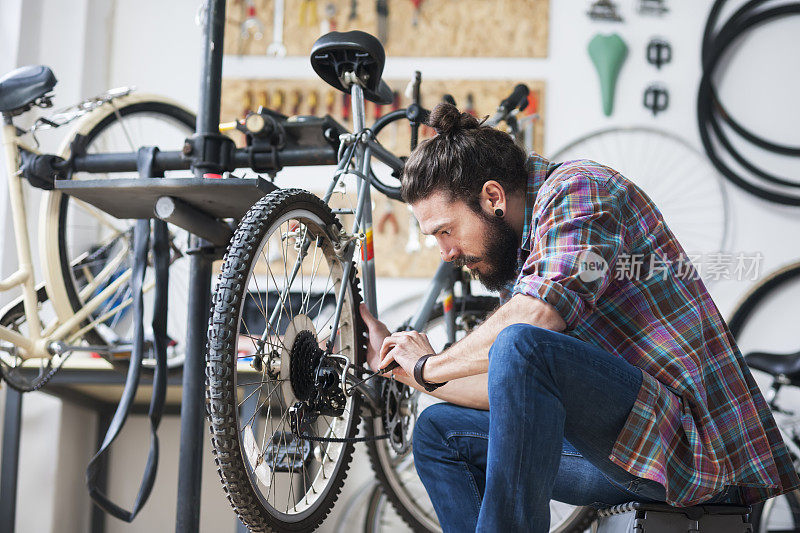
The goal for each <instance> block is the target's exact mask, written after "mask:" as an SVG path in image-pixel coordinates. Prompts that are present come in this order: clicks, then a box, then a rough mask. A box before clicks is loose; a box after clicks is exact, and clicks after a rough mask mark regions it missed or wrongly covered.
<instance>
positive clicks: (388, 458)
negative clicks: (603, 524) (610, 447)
mask: <svg viewBox="0 0 800 533" xmlns="http://www.w3.org/2000/svg"><path fill="white" fill-rule="evenodd" d="M497 304H498V300H497V298H494V297H490V296H471V295H467V296H464V297H456V298H454V300H453V306H454V308H455V309H456V310H457V318H456V328H457V333H456V335H457V339H459V338H463V337H464V336H465V335H466V334H468V333H469V332H470V331H472V329H474V328H475V327H477V326H478V325H479V324H481V323H482V322H483V320H484V319H485V318H486V316H487V315H488V313H489V312H490V311H492V310H493V309H494V308H496V307H497ZM424 331H425V333H426V334H427V335H428V339H429V340H430V342H431V345H432V346H433V348H434V349H436V351H437V353H438V352H440V351H441V350H442V349H444V346H445V342H446V340H447V336H446V332H445V323H444V308H443V305H442V303H441V302H440V303H438V304H437V305H436V307H434V309H433V311H432V312H431V317H430V319H429V321H428V323H427V324H426V325H425V328H424ZM392 383H393V385H394V387H397V384H396V383H394V382H392ZM403 389H407V387H403ZM403 401H404V402H405V403H407V405H408V406H409V407H411V409H410V411H412V416H411V417H410V418H411V420H412V421H413V420H415V419H416V414H417V413H418V412H421V411H422V410H423V409H424V407H426V406H427V405H429V404H430V403H433V402H434V401H436V400H434V399H433V398H432V397H431V396H428V395H423V394H422V393H420V392H417V391H414V392H413V393H412V394H410V395H408V397H407V398H404V400H403ZM408 426H409V427H407V428H406V429H407V430H408V434H409V437H410V434H411V431H413V425H412V424H410V423H409V424H408ZM395 427H396V426H395ZM366 432H367V435H381V434H383V433H384V432H385V428H384V422H383V420H382V418H380V417H377V418H374V419H373V420H372V421H369V420H368V421H367V423H366ZM367 454H368V456H369V459H370V463H371V464H372V468H373V470H374V471H375V473H376V477H377V478H378V480H379V481H380V483H381V490H382V494H383V497H382V498H381V497H378V495H375V494H374V495H373V496H374V497H373V498H371V499H370V508H369V509H368V511H367V521H366V524H368V525H369V524H371V526H370V527H373V529H365V531H374V532H378V531H398V530H399V528H401V527H402V522H404V523H405V524H406V527H410V528H411V530H413V531H415V532H438V531H441V528H440V527H439V523H438V520H437V518H436V513H435V512H434V510H433V505H432V504H431V502H430V500H429V498H428V495H427V492H426V491H425V487H424V486H423V485H422V481H420V479H419V477H418V476H417V472H416V469H415V468H414V458H413V455H412V453H411V450H410V448H409V449H408V450H405V452H404V453H397V451H396V450H395V449H394V448H393V447H392V446H391V443H389V442H388V441H387V440H385V439H384V440H378V441H376V440H372V441H367ZM386 500H388V501H389V502H391V505H385V504H386ZM550 514H551V526H550V531H551V532H553V533H556V532H557V533H567V532H571V533H579V532H580V533H582V532H583V531H585V530H586V528H588V527H589V524H590V523H591V521H592V520H593V519H594V516H595V514H596V513H595V510H594V509H592V508H588V507H575V506H572V505H568V504H564V503H560V502H556V501H552V502H551V503H550ZM401 520H402V522H401ZM377 528H380V529H377Z"/></svg>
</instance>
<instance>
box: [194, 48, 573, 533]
mask: <svg viewBox="0 0 800 533" xmlns="http://www.w3.org/2000/svg"><path fill="white" fill-rule="evenodd" d="M311 62H312V66H313V67H314V69H315V71H316V72H317V73H318V74H319V75H320V77H321V78H322V79H323V80H325V81H326V82H328V83H329V84H330V85H332V86H333V87H335V88H337V89H339V90H341V91H343V92H345V93H348V94H350V98H351V103H352V106H351V108H352V110H353V111H352V113H353V115H352V116H353V132H347V133H342V134H341V135H340V136H339V141H340V144H339V149H338V165H337V169H336V171H335V172H334V174H333V176H332V178H331V180H330V183H329V185H328V187H327V190H326V193H325V194H324V195H322V198H320V197H317V196H315V195H313V194H311V193H310V192H307V191H305V190H302V189H291V188H289V189H278V190H276V191H274V192H272V193H270V194H268V195H266V196H265V197H264V198H262V199H261V200H259V201H258V202H257V203H256V204H255V205H254V206H253V207H252V208H251V209H250V211H248V213H247V215H246V216H245V217H244V218H243V219H242V221H241V223H240V224H239V226H238V228H237V229H236V231H235V233H234V236H233V239H232V240H231V243H230V245H229V247H228V250H227V253H226V254H225V259H224V262H223V266H222V269H221V272H220V275H219V278H218V282H217V285H216V290H215V291H214V297H213V305H212V313H211V317H210V321H209V335H208V356H207V365H206V406H207V411H208V417H209V420H210V425H211V442H212V449H213V453H214V455H215V462H216V464H217V469H218V473H219V475H220V479H221V481H222V483H223V486H224V487H225V491H226V495H227V497H228V499H229V501H230V503H231V505H232V507H233V508H234V510H235V512H236V513H237V514H238V516H239V518H240V519H241V520H242V522H243V523H244V524H245V525H247V526H248V527H249V528H250V529H251V530H252V531H268V530H273V529H275V530H281V531H293V530H309V529H313V528H315V527H317V526H318V525H319V524H320V523H321V522H322V521H323V520H324V519H325V517H326V516H327V515H328V513H329V511H330V509H331V507H332V506H333V504H334V502H335V501H336V498H337V496H338V494H339V492H340V490H341V487H342V485H343V483H344V479H345V477H346V473H347V470H348V468H349V465H350V462H351V460H352V454H353V446H354V443H355V442H358V441H366V442H367V445H368V449H369V454H370V459H371V462H372V466H373V468H374V469H375V471H376V475H377V476H378V478H379V479H380V480H381V481H382V483H383V485H384V487H385V489H386V490H387V492H388V493H389V494H390V495H391V498H392V502H393V503H394V504H395V505H396V506H397V509H398V510H399V512H400V513H401V514H402V515H403V517H404V519H405V520H406V521H407V522H408V523H409V524H410V525H411V526H412V528H414V529H416V530H421V531H436V530H438V524H437V523H436V520H435V516H434V515H433V513H432V511H431V510H430V508H426V506H425V504H424V502H421V501H419V499H420V498H421V497H424V498H425V499H427V496H425V494H424V491H422V494H420V493H419V490H418V487H417V488H413V487H411V486H406V484H405V480H404V479H403V478H404V476H405V474H407V473H408V465H409V464H410V461H411V454H410V435H411V430H412V424H413V420H414V416H415V412H416V406H417V398H418V396H419V395H417V394H413V393H412V391H411V390H409V389H408V388H406V387H405V386H402V385H400V384H398V383H396V382H394V381H392V380H385V381H382V382H381V383H380V384H377V383H376V382H375V380H374V379H373V380H371V381H370V380H369V377H370V376H373V375H374V374H373V373H372V372H371V371H370V370H369V368H368V366H367V365H366V361H365V354H366V341H367V339H366V336H365V335H366V333H365V331H366V330H365V326H364V324H363V322H362V319H361V316H360V314H359V311H358V306H359V303H360V301H361V295H360V290H359V287H360V280H359V277H358V276H357V275H356V268H357V267H356V264H355V261H354V259H355V257H356V254H359V253H360V266H361V279H363V282H364V285H363V291H364V295H365V296H364V300H365V302H366V305H367V307H368V308H369V309H370V311H371V312H372V313H373V314H376V311H377V306H376V301H377V298H376V297H377V294H376V286H375V274H374V250H373V247H372V235H371V232H372V212H371V209H372V206H371V188H372V187H374V188H375V189H376V190H377V191H379V192H380V193H382V194H384V195H386V196H388V197H389V198H392V199H400V195H399V187H397V186H392V185H389V184H387V183H386V182H384V181H382V180H381V179H379V178H378V177H377V175H376V172H375V171H374V169H373V166H372V162H373V159H375V160H377V161H379V162H381V163H383V164H384V165H386V166H388V167H389V169H390V170H391V171H392V172H393V173H394V175H395V176H397V175H398V174H397V173H398V172H399V171H400V170H401V169H402V166H403V160H402V159H401V158H398V157H397V156H395V155H394V154H392V153H391V152H389V151H388V150H386V149H385V148H384V147H383V146H382V145H381V144H379V143H378V142H376V140H375V137H376V135H377V133H378V132H379V131H380V130H381V129H382V128H383V127H385V126H386V125H387V124H389V123H390V122H392V121H395V120H400V119H407V120H409V121H410V123H411V126H412V143H414V142H415V140H416V133H417V131H416V128H418V127H419V125H420V123H421V122H422V120H423V119H424V115H425V111H424V110H423V109H421V108H420V107H419V106H418V105H416V104H412V106H410V107H409V108H408V109H404V110H397V111H394V112H392V113H389V114H387V115H385V116H384V117H382V118H381V119H379V120H378V121H377V122H376V123H375V124H374V125H373V127H372V128H367V127H366V124H365V114H364V100H365V99H366V100H370V101H372V102H375V103H379V104H388V103H390V102H391V101H392V92H391V90H390V89H389V88H388V86H387V85H386V84H385V83H384V82H383V81H382V80H381V79H380V76H381V73H382V69H383V62H384V53H383V48H382V46H381V45H380V43H379V42H378V41H377V39H375V38H374V37H372V36H370V35H368V34H365V33H363V32H348V33H345V34H338V33H336V32H334V33H331V34H328V35H326V36H323V37H321V38H320V39H319V40H318V41H317V42H316V43H315V45H314V48H313V49H312V53H311ZM417 92H418V87H417ZM526 97H527V93H526V92H525V91H524V87H518V88H517V89H515V91H514V92H513V93H512V95H511V96H510V97H509V98H507V99H506V100H504V101H503V102H502V103H501V105H500V107H499V108H498V111H497V113H495V114H494V115H493V116H492V118H491V119H489V121H488V123H489V124H491V125H496V124H499V123H500V122H503V121H504V122H506V123H507V124H509V125H511V124H513V123H514V121H513V119H514V115H515V113H516V112H517V111H518V110H519V109H520V108H521V107H523V106H524V102H526ZM346 175H350V176H353V177H354V178H355V180H356V183H357V189H358V196H357V201H356V205H355V206H353V207H351V208H349V209H332V208H331V207H329V205H328V203H329V201H330V199H331V197H332V195H333V194H334V191H335V190H337V187H338V186H339V183H340V181H341V180H342V179H343V177H344V176H346ZM345 216H352V225H350V226H345V225H344V224H345V222H343V217H345ZM465 276H466V274H465V273H464V272H462V271H461V270H458V269H455V268H454V267H453V266H452V264H451V263H444V262H443V263H441V265H440V266H439V268H438V270H437V272H436V273H435V274H434V277H433V280H432V281H431V284H430V287H429V289H428V291H427V292H426V295H425V297H424V299H423V303H422V305H421V306H420V308H419V310H418V311H417V312H416V313H415V315H414V317H412V319H410V320H409V322H408V323H407V327H410V328H412V329H417V330H425V329H426V327H427V326H428V325H432V324H434V323H435V322H437V321H439V322H443V323H444V325H445V338H446V342H448V343H451V342H455V341H456V340H457V336H458V333H459V330H460V331H462V332H468V331H469V329H471V328H472V327H474V326H475V325H476V324H478V323H480V321H481V320H482V319H483V318H484V317H485V316H486V314H487V313H488V312H489V311H490V310H491V308H493V307H494V305H495V303H496V302H495V300H493V299H486V298H485V297H478V296H473V295H472V294H471V292H470V289H469V279H468V278H466V277H465ZM457 287H458V288H459V292H458V293H456V291H455V289H456V288H457ZM440 295H443V298H442V301H441V303H438V304H437V300H438V298H439V296H440ZM442 347H444V346H442ZM254 374H255V375H254ZM362 417H363V418H365V419H366V422H367V423H366V424H365V432H364V433H365V435H364V436H361V437H357V436H356V434H357V432H358V423H359V420H360V419H361V418H362ZM412 471H413V470H412ZM582 516H584V517H585V514H584V515H582ZM562 531H566V529H562Z"/></svg>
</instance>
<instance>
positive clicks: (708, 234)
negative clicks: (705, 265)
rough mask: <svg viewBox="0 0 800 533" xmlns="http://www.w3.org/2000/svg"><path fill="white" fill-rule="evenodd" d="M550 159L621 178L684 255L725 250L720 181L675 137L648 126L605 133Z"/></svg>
mask: <svg viewBox="0 0 800 533" xmlns="http://www.w3.org/2000/svg"><path fill="white" fill-rule="evenodd" d="M550 159H551V160H553V161H558V162H561V161H567V160H572V159H591V160H594V161H597V162H599V163H601V164H603V165H608V166H609V167H611V168H613V169H614V170H617V171H619V172H620V173H622V175H623V176H625V177H626V178H628V179H629V180H631V181H632V182H633V183H635V184H636V185H638V186H639V187H641V188H642V189H643V190H644V191H645V193H647V195H648V196H649V197H650V198H652V199H653V201H654V202H655V203H656V205H657V206H658V208H659V209H660V210H661V212H662V214H663V215H664V219H665V220H666V221H667V223H668V224H669V227H670V229H672V231H673V232H674V233H675V235H676V236H677V237H678V239H679V240H680V242H681V244H682V245H683V248H684V250H686V253H687V254H689V255H696V254H704V253H708V252H717V251H721V250H725V249H726V248H727V246H728V238H729V222H728V220H729V205H728V196H727V193H726V191H725V187H724V184H723V180H722V178H721V177H720V175H719V173H718V172H717V171H716V169H714V167H713V166H712V165H711V164H710V163H709V162H708V161H707V160H706V159H705V158H704V157H703V155H702V154H700V152H698V151H697V150H695V149H694V148H693V147H692V146H691V145H689V143H687V142H686V141H684V140H683V139H681V138H680V137H677V136H675V135H673V134H671V133H667V132H664V131H661V130H657V129H654V128H647V127H628V128H608V129H604V130H600V131H597V132H594V133H591V134H589V135H586V136H584V137H581V138H579V139H577V140H575V141H573V142H572V143H570V144H569V145H567V146H565V147H564V148H562V149H561V150H559V151H558V152H556V153H555V154H554V155H553V156H552V157H551V158H550ZM702 275H703V272H702V271H701V276H702Z"/></svg>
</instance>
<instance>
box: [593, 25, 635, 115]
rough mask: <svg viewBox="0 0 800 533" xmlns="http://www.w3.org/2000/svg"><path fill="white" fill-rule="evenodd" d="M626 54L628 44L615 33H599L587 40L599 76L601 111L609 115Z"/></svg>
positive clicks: (612, 108)
mask: <svg viewBox="0 0 800 533" xmlns="http://www.w3.org/2000/svg"><path fill="white" fill-rule="evenodd" d="M627 56H628V46H627V45H626V44H625V41H623V40H622V37H620V36H619V35H618V34H616V33H612V34H611V35H600V34H599V33H598V34H597V35H595V36H594V37H592V40H591V41H589V57H590V58H591V59H592V63H594V67H595V68H596V69H597V74H598V75H599V76H600V93H601V95H602V98H603V113H604V114H605V115H606V116H607V117H609V116H611V112H612V111H613V110H614V91H615V90H616V87H617V76H619V71H620V69H621V68H622V64H623V63H624V62H625V58H626V57H627Z"/></svg>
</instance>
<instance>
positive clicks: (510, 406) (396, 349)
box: [361, 104, 800, 533]
mask: <svg viewBox="0 0 800 533" xmlns="http://www.w3.org/2000/svg"><path fill="white" fill-rule="evenodd" d="M429 125H430V126H432V127H433V128H435V129H436V131H437V135H436V136H435V137H433V138H431V139H429V140H426V141H424V142H422V143H420V145H419V146H418V147H417V148H416V149H415V150H414V151H413V153H412V154H411V156H410V157H409V159H408V161H407V163H406V165H405V168H404V170H403V177H402V192H403V197H404V199H405V200H406V201H407V202H408V203H409V204H410V205H411V207H412V209H413V211H414V215H415V216H416V218H417V220H418V221H419V224H420V228H421V230H422V232H423V233H425V234H428V235H433V236H434V237H436V240H437V242H438V244H439V248H440V249H441V254H442V258H443V259H444V260H445V261H453V262H454V263H455V264H456V265H459V266H466V267H468V268H469V269H470V270H471V271H472V272H473V273H474V274H475V275H476V276H477V277H478V278H479V279H480V280H481V282H482V283H483V284H484V285H485V286H486V287H487V288H489V289H491V290H496V291H499V292H500V293H501V301H503V302H504V303H502V305H501V306H500V307H499V308H498V309H497V310H496V311H495V312H494V313H493V314H491V316H489V317H488V318H487V320H486V321H485V322H484V323H483V324H481V325H480V326H479V327H478V328H477V329H475V330H474V331H473V332H472V333H470V334H469V335H467V336H466V337H465V338H464V339H462V340H461V341H459V342H457V343H455V344H454V345H453V346H451V347H449V348H447V349H446V350H444V351H443V352H441V353H439V354H434V353H433V352H434V350H433V349H432V348H431V345H430V343H429V342H428V340H427V338H426V336H425V335H424V334H421V333H417V332H398V333H394V334H390V333H389V331H388V330H387V329H386V326H385V325H383V324H382V323H381V322H379V321H377V320H376V319H375V318H374V317H372V316H371V315H370V314H369V312H368V311H367V310H366V308H365V307H363V306H362V310H361V313H362V315H363V316H364V318H365V320H366V322H367V325H368V327H369V336H370V348H369V353H368V361H369V362H370V364H371V365H372V367H373V368H375V369H377V368H383V367H386V366H388V365H389V364H390V363H391V362H392V361H395V362H397V363H399V365H400V368H397V369H395V370H393V371H392V374H393V377H394V378H395V379H398V380H400V381H402V382H403V383H405V384H407V385H409V386H411V387H414V388H416V389H419V390H423V391H425V392H427V393H429V394H432V395H433V396H435V397H437V398H439V399H441V400H444V402H443V403H437V404H435V405H432V406H431V407H429V408H427V409H425V410H424V411H423V412H422V413H421V415H420V416H419V418H418V419H417V421H416V425H415V428H414V436H413V453H414V462H415V465H416V468H417V472H418V473H419V476H420V478H421V479H422V482H423V484H424V485H425V488H426V490H427V491H428V494H429V496H430V498H431V501H432V502H433V506H434V509H435V511H436V514H437V516H438V518H439V521H440V523H441V525H442V528H443V529H444V531H445V532H459V533H461V532H465V531H475V530H478V531H490V532H496V531H534V532H546V531H548V530H549V525H550V517H549V502H550V500H551V499H555V500H558V501H562V502H566V503H569V504H573V505H596V506H599V505H606V506H608V505H614V504H619V503H624V502H628V501H643V502H667V503H669V504H672V505H675V506H691V505H696V504H700V503H729V504H752V503H755V502H758V501H761V500H763V499H765V498H769V497H773V496H776V495H779V494H782V493H784V492H787V491H790V490H793V489H795V488H797V487H798V486H800V480H798V477H797V474H796V473H795V471H794V469H793V467H792V462H791V460H790V458H789V454H788V452H787V450H786V447H785V445H784V443H783V441H782V440H781V437H780V435H779V433H778V430H777V428H776V425H775V421H774V420H773V418H772V415H771V413H770V411H769V408H768V406H767V404H766V402H765V401H764V398H763V396H762V395H761V393H760V392H759V389H758V387H757V386H756V383H755V381H754V380H753V378H752V376H751V374H750V372H749V370H748V368H747V365H746V364H745V362H744V360H743V358H742V355H741V353H740V351H739V349H738V348H737V346H736V343H735V341H734V339H733V337H732V336H731V333H730V331H729V330H728V327H727V325H726V324H725V321H724V320H723V318H722V317H721V315H720V312H719V310H718V309H717V307H716V306H715V305H714V302H713V301H712V299H711V296H710V295H709V293H708V291H707V290H706V287H705V286H704V284H703V282H702V281H701V280H700V278H699V276H698V275H697V271H696V269H695V268H694V266H693V265H692V264H691V262H690V261H688V260H687V259H686V255H685V252H684V250H683V248H682V247H681V245H680V243H679V242H678V240H677V239H676V238H675V235H674V234H673V233H672V231H671V230H670V228H669V226H668V225H667V224H666V222H665V221H664V219H663V217H662V215H661V212H660V211H659V209H658V208H657V207H656V206H655V205H654V204H653V202H652V200H651V199H650V198H649V197H648V196H647V195H646V194H645V193H644V192H643V191H642V190H641V189H640V188H639V187H637V186H636V185H635V184H634V183H632V182H631V181H629V180H628V179H626V178H625V177H623V176H622V175H620V174H619V173H618V172H616V171H615V170H613V169H611V168H608V167H606V166H603V165H601V164H598V163H595V162H592V161H588V160H577V161H568V162H563V163H560V164H556V163H551V162H549V161H547V160H546V159H544V158H543V157H541V156H539V155H537V154H532V155H530V156H529V157H526V154H525V153H524V152H523V151H522V150H521V149H520V148H518V147H517V146H516V145H515V144H514V142H513V141H512V140H511V138H510V137H509V136H508V135H506V134H505V133H503V132H500V131H498V130H496V129H493V128H489V127H486V126H483V125H481V124H480V123H479V122H478V121H477V120H476V119H475V118H474V117H472V116H471V115H469V114H467V113H459V111H458V110H457V109H456V108H455V107H454V106H452V105H449V104H440V105H439V106H437V107H436V108H435V109H434V110H433V112H432V114H431V117H430V119H429ZM632 260H636V261H638V263H637V264H639V266H640V267H641V268H640V269H638V270H639V271H638V272H635V274H636V275H629V274H630V272H628V273H625V272H623V275H620V269H619V268H618V267H619V266H620V265H622V264H624V263H626V262H631V261H632Z"/></svg>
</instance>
